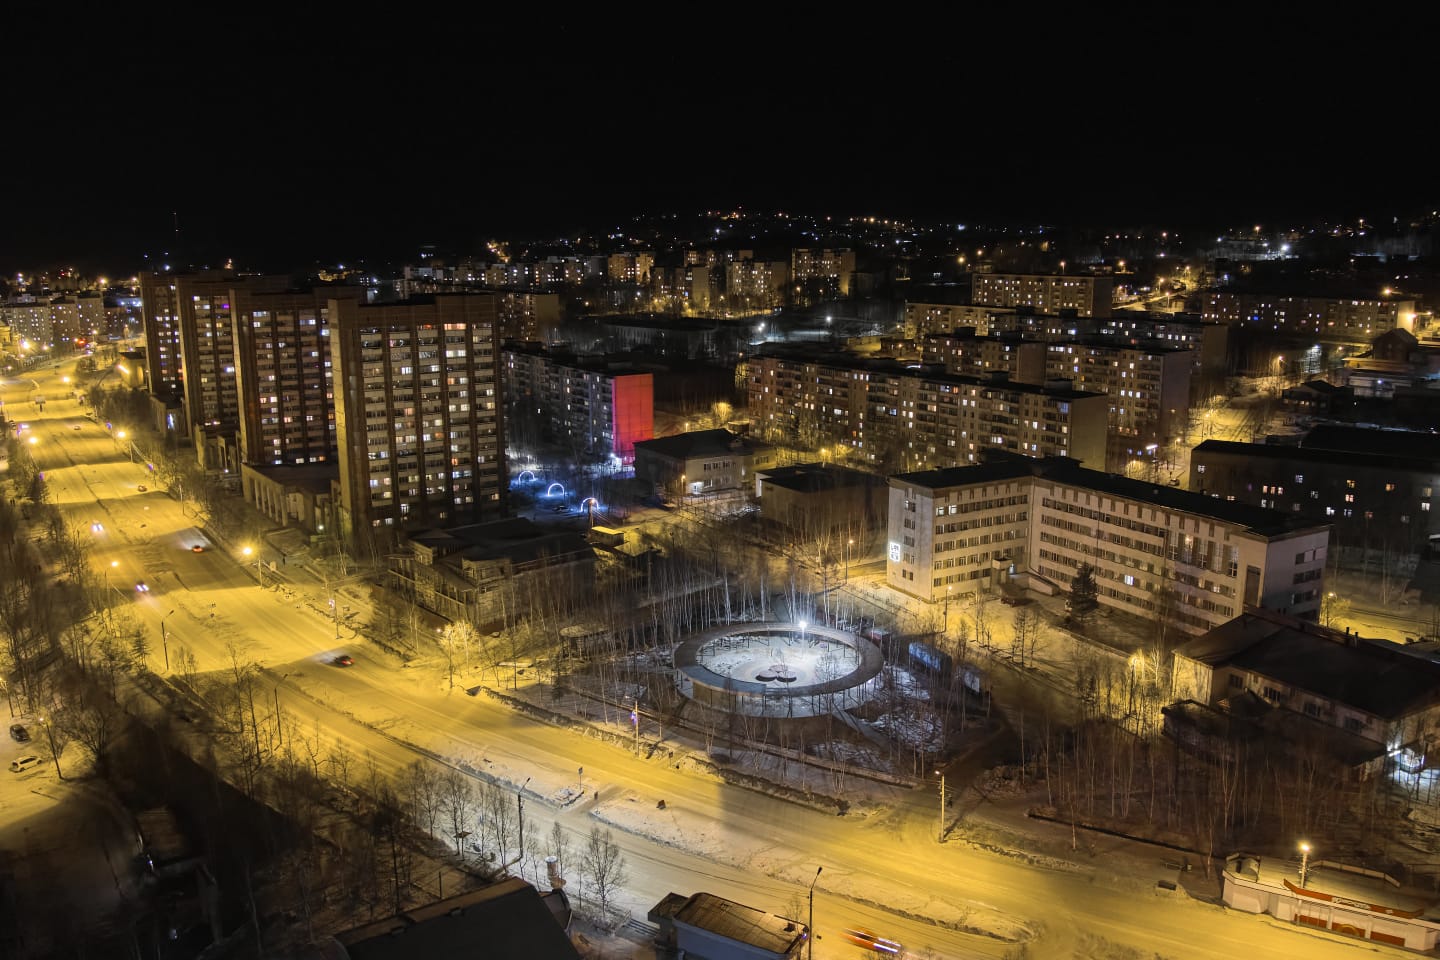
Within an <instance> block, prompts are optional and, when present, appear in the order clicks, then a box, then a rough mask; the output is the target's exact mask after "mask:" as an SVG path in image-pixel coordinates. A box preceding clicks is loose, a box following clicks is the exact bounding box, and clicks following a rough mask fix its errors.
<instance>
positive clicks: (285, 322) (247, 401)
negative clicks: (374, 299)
mask: <svg viewBox="0 0 1440 960" xmlns="http://www.w3.org/2000/svg"><path fill="white" fill-rule="evenodd" d="M364 295H365V291H364V289H363V288H361V287H345V286H317V287H315V288H313V289H311V290H288V291H284V292H264V293H257V292H254V291H251V290H246V289H236V290H234V291H232V293H231V311H232V313H233V314H234V324H235V378H236V390H237V392H238V394H239V397H240V424H239V428H240V433H239V448H240V461H241V463H242V464H247V465H253V466H278V465H282V464H290V465H300V464H307V463H322V462H330V461H333V460H334V459H335V451H336V439H335V403H334V397H335V389H334V370H333V358H332V357H331V351H330V346H331V341H332V339H333V338H332V336H331V334H332V331H333V318H332V316H331V313H330V301H331V300H340V299H360V298H363V297H364Z"/></svg>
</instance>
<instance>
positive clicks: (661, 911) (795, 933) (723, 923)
mask: <svg viewBox="0 0 1440 960" xmlns="http://www.w3.org/2000/svg"><path fill="white" fill-rule="evenodd" d="M661 916H669V917H671V918H673V919H674V920H675V922H676V923H684V924H688V925H689V926H692V927H695V928H697V929H700V930H704V931H707V932H708V933H712V934H714V935H715V936H717V937H724V938H726V939H727V940H733V941H735V942H737V943H744V944H747V945H749V946H752V947H758V948H759V949H761V950H767V951H769V952H771V953H774V954H777V955H784V954H787V953H789V952H790V951H791V950H793V949H794V948H795V946H796V945H797V944H799V943H800V942H801V941H802V940H804V939H805V925H804V924H803V923H800V922H799V921H797V920H787V919H786V918H785V917H779V916H776V915H775V914H773V913H766V912H765V911H764V910H757V909H755V908H754V907H747V906H745V905H744V904H740V903H736V902H735V901H733V900H726V899H725V898H724V897H717V896H715V895H714V894H713V893H697V894H695V895H693V896H691V897H682V896H681V895H680V894H678V893H671V894H667V895H666V897H665V899H664V900H661V901H660V902H659V903H658V904H656V905H655V908H654V909H653V910H651V911H650V918H651V919H652V920H653V919H656V918H657V917H661Z"/></svg>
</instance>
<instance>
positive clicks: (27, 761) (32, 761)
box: [10, 754, 40, 773]
mask: <svg viewBox="0 0 1440 960" xmlns="http://www.w3.org/2000/svg"><path fill="white" fill-rule="evenodd" d="M38 766H40V758H39V757H37V756H35V755H34V754H31V755H30V756H28V757H21V758H20V759H18V760H11V761H10V772H11V773H24V772H25V771H26V770H33V769H34V768H35V767H38Z"/></svg>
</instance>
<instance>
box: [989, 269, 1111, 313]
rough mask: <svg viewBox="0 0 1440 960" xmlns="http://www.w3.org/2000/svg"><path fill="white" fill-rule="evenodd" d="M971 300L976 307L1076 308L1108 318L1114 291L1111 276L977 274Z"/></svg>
mask: <svg viewBox="0 0 1440 960" xmlns="http://www.w3.org/2000/svg"><path fill="white" fill-rule="evenodd" d="M971 284H972V286H971V291H970V302H971V303H972V304H975V305H977V306H990V307H1029V308H1030V309H1032V310H1034V311H1035V312H1036V313H1046V314H1058V313H1060V312H1061V311H1064V310H1073V311H1074V312H1075V315H1076V316H1079V317H1108V316H1110V307H1111V302H1112V300H1113V299H1114V294H1115V281H1114V279H1113V278H1112V277H1105V276H1100V277H1094V276H1053V275H1048V274H1026V273H977V274H975V275H974V276H973V277H972V278H971Z"/></svg>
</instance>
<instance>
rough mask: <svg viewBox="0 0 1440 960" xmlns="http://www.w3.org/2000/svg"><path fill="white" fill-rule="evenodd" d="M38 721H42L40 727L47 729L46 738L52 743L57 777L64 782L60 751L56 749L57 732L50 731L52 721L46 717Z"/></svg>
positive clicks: (51, 750) (51, 756)
mask: <svg viewBox="0 0 1440 960" xmlns="http://www.w3.org/2000/svg"><path fill="white" fill-rule="evenodd" d="M36 719H38V720H39V721H40V726H42V727H44V728H45V736H46V737H47V738H48V739H49V741H50V759H52V760H54V761H55V776H57V777H59V778H60V779H61V780H64V779H65V774H63V773H61V772H60V751H59V750H57V749H55V731H53V730H51V729H50V721H48V720H46V719H45V718H44V717H37V718H36Z"/></svg>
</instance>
